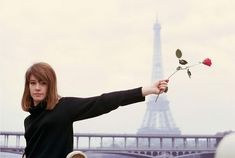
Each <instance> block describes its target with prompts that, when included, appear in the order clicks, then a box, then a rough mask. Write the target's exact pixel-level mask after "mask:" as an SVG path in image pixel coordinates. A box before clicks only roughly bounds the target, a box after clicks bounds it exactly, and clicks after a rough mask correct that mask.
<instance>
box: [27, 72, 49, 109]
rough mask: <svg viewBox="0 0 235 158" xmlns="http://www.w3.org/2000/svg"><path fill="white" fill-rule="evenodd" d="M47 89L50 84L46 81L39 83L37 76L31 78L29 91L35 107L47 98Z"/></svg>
mask: <svg viewBox="0 0 235 158" xmlns="http://www.w3.org/2000/svg"><path fill="white" fill-rule="evenodd" d="M47 89H48V84H47V82H46V81H39V80H38V79H37V78H36V77H35V76H33V75H31V76H30V79H29V91H30V95H31V97H32V98H33V102H34V105H37V104H38V103H40V102H41V101H43V100H44V99H45V98H46V95H47Z"/></svg>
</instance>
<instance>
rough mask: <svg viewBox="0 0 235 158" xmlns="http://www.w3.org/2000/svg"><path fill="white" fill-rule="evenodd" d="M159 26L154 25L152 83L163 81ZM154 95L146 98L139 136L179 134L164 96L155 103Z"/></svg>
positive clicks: (157, 24) (157, 23)
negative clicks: (145, 107) (145, 108)
mask: <svg viewBox="0 0 235 158" xmlns="http://www.w3.org/2000/svg"><path fill="white" fill-rule="evenodd" d="M160 30H161V26H160V24H159V22H158V20H156V23H155V24H154V50H153V65H152V78H151V79H152V82H155V81H156V80H160V79H163V65H162V54H161V38H160V37H161V36H160ZM156 97H157V96H156V95H151V96H149V97H148V98H147V110H146V112H145V115H144V119H143V122H142V125H141V128H140V129H138V132H137V133H139V134H181V132H180V130H179V129H178V128H177V127H176V125H175V123H174V119H173V117H172V114H171V111H170V107H169V104H170V102H169V101H168V99H167V96H166V94H165V93H164V94H161V95H160V97H159V98H158V100H157V102H156V101H155V100H156Z"/></svg>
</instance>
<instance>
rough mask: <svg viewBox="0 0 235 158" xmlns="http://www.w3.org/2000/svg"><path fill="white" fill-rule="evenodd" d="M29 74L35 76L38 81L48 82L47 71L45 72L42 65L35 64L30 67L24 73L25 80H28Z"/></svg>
mask: <svg viewBox="0 0 235 158" xmlns="http://www.w3.org/2000/svg"><path fill="white" fill-rule="evenodd" d="M31 75H33V76H34V77H36V78H37V79H38V80H39V81H46V82H48V76H47V73H46V71H45V69H43V68H42V67H37V66H35V67H31V68H30V69H29V70H28V71H27V73H26V80H27V82H29V80H30V76H31Z"/></svg>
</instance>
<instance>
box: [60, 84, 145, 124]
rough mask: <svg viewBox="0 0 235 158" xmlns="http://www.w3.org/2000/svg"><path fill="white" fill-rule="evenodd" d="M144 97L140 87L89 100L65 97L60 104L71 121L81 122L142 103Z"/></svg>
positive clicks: (105, 94)
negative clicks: (120, 107) (119, 108)
mask: <svg viewBox="0 0 235 158" xmlns="http://www.w3.org/2000/svg"><path fill="white" fill-rule="evenodd" d="M144 100H145V97H143V96H142V92H141V87H140V88H135V89H130V90H124V91H115V92H111V93H104V94H102V95H100V96H95V97H90V98H75V97H65V98H62V100H61V102H62V104H63V105H64V106H66V107H64V109H65V110H66V111H67V112H68V115H70V116H71V119H72V121H77V120H83V119H87V118H91V117H96V116H99V115H102V114H105V113H108V112H110V111H112V110H114V109H117V108H118V107H119V106H125V105H128V104H132V103H136V102H140V101H144Z"/></svg>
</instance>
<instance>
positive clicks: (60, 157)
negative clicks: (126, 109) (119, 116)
mask: <svg viewBox="0 0 235 158" xmlns="http://www.w3.org/2000/svg"><path fill="white" fill-rule="evenodd" d="M144 99H145V98H144V97H143V96H142V93H141V88H136V89H132V90H126V91H117V92H111V93H106V94H102V95H100V96H96V97H90V98H75V97H63V98H61V99H60V100H59V102H58V103H57V105H56V106H55V108H54V109H53V110H46V109H45V107H46V105H44V104H43V103H42V104H39V105H37V106H36V107H35V108H34V109H31V110H30V115H29V116H28V117H26V119H25V121H24V125H25V139H26V148H25V154H26V157H27V158H65V157H66V155H67V154H68V153H69V152H71V151H72V150H73V122H74V121H78V120H83V119H88V118H92V117H96V116H99V115H102V114H105V113H108V112H110V111H112V110H114V109H116V108H118V106H124V105H127V104H132V103H136V102H139V101H144Z"/></svg>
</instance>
